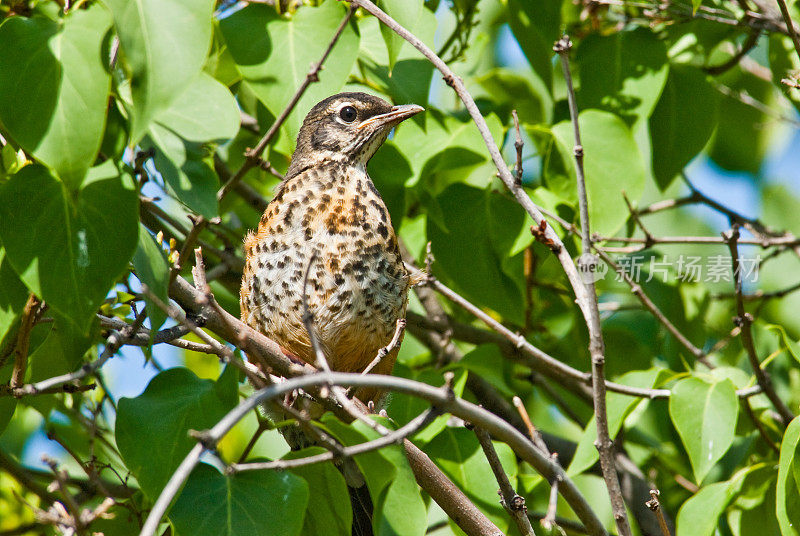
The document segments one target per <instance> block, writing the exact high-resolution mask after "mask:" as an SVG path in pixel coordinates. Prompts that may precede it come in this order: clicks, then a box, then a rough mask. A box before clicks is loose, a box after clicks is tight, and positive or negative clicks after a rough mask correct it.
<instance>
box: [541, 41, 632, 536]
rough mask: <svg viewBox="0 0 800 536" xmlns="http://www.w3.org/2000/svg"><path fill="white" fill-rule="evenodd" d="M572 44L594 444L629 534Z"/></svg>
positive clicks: (561, 51)
mask: <svg viewBox="0 0 800 536" xmlns="http://www.w3.org/2000/svg"><path fill="white" fill-rule="evenodd" d="M571 48H572V43H571V42H570V40H569V37H568V36H566V35H565V36H563V37H562V38H561V39H560V40H559V41H558V42H556V44H555V46H554V47H553V50H555V51H556V53H558V56H559V58H560V59H561V67H562V70H563V72H564V78H565V80H566V83H567V97H568V101H569V115H570V118H571V119H572V129H573V133H574V135H575V147H574V149H573V153H574V155H575V171H576V177H577V182H578V206H579V209H580V218H581V230H582V231H583V235H582V251H583V254H582V255H581V257H580V258H579V259H578V265H579V267H582V272H583V273H584V274H585V275H586V276H587V277H584V281H583V282H584V284H585V285H586V294H587V295H588V299H587V304H586V306H585V307H586V310H587V311H588V318H587V322H586V326H587V327H588V328H589V354H590V355H591V358H592V399H593V400H594V414H595V423H596V425H597V440H596V441H595V446H596V447H597V450H598V452H599V454H600V468H601V469H602V471H603V479H604V480H605V482H606V487H607V488H608V495H609V498H610V499H611V509H612V510H613V513H614V520H615V521H616V524H617V530H618V531H619V534H620V536H631V527H630V523H629V522H628V514H627V512H626V511H625V501H624V499H623V497H622V489H621V488H620V485H619V476H618V475H617V468H616V465H615V464H614V443H613V442H612V440H611V437H610V435H609V431H608V414H607V412H606V382H605V372H604V368H605V362H606V358H605V345H604V343H603V332H602V330H601V328H600V310H599V309H598V307H597V291H596V289H595V286H594V278H593V277H591V276H592V275H593V274H594V273H595V271H594V269H593V267H594V266H596V265H597V257H595V256H594V255H592V239H591V233H590V227H589V201H588V198H587V195H586V179H585V177H584V169H583V146H582V145H581V134H580V126H579V125H578V107H577V105H576V104H575V90H574V88H573V87H572V73H571V71H570V68H569V51H570V49H571Z"/></svg>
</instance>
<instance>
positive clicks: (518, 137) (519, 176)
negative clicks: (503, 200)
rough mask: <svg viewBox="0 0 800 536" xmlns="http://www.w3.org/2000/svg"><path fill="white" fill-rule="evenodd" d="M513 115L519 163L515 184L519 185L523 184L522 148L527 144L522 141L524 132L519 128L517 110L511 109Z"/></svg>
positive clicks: (515, 170) (516, 168)
mask: <svg viewBox="0 0 800 536" xmlns="http://www.w3.org/2000/svg"><path fill="white" fill-rule="evenodd" d="M511 117H512V119H513V120H514V133H515V138H514V149H515V150H516V151H517V163H516V167H515V168H514V184H515V185H516V186H517V187H520V186H522V148H523V146H524V145H525V144H524V143H523V141H522V134H521V133H520V130H519V118H518V117H517V110H511Z"/></svg>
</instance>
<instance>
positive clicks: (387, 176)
mask: <svg viewBox="0 0 800 536" xmlns="http://www.w3.org/2000/svg"><path fill="white" fill-rule="evenodd" d="M367 171H368V172H369V176H370V178H372V181H373V182H374V183H375V187H376V188H377V189H378V191H379V192H380V194H381V197H382V198H383V201H384V203H386V208H387V209H388V210H389V219H390V221H392V222H394V223H396V224H397V226H399V225H400V222H402V221H403V216H404V215H405V213H406V186H405V185H406V181H408V180H409V179H410V178H411V177H412V171H411V166H410V164H409V162H408V159H407V158H406V157H405V156H403V154H402V153H401V152H400V151H398V150H397V146H396V145H395V144H394V143H393V142H392V141H391V140H390V141H387V142H385V143H384V144H383V147H381V148H380V149H378V152H377V153H375V156H373V157H372V158H371V159H370V161H369V163H368V164H367ZM395 229H397V227H395Z"/></svg>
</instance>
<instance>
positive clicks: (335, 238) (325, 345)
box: [240, 92, 423, 405]
mask: <svg viewBox="0 0 800 536" xmlns="http://www.w3.org/2000/svg"><path fill="white" fill-rule="evenodd" d="M422 111H423V108H422V107H421V106H418V105H416V104H406V105H397V106H393V105H392V104H390V103H388V102H387V101H385V100H384V99H381V98H379V97H376V96H374V95H370V94H367V93H361V92H348V93H339V94H337V95H333V96H331V97H328V98H326V99H324V100H322V101H321V102H319V103H318V104H316V105H315V106H314V107H312V108H311V110H310V111H309V112H308V114H307V115H306V117H305V119H304V120H303V123H302V126H301V127H300V131H299V133H298V136H297V146H296V149H295V151H294V153H293V154H292V158H291V162H290V164H289V168H288V171H287V173H286V176H285V178H284V179H283V181H282V182H281V183H280V184H279V185H278V187H277V189H276V191H275V195H274V197H273V199H272V201H271V202H270V203H269V204H268V206H267V208H266V209H265V211H264V213H263V215H262V217H261V220H260V222H259V224H258V228H257V230H256V231H255V232H252V231H251V232H250V233H248V235H247V236H246V238H245V240H244V250H245V265H244V273H243V277H242V285H241V291H240V306H241V319H242V321H243V322H244V323H246V324H247V325H249V326H250V327H252V328H254V329H255V330H257V331H259V332H261V333H263V334H265V335H267V336H268V337H270V338H272V339H273V340H275V341H276V342H277V343H278V344H279V345H280V346H281V347H282V348H283V349H284V350H285V351H287V352H288V353H289V355H292V356H294V357H297V358H299V359H300V360H302V361H304V362H307V363H310V364H316V358H315V355H314V351H313V348H312V344H311V339H310V337H309V333H308V331H307V329H306V327H305V325H304V323H303V318H304V315H305V314H310V318H312V319H313V329H314V332H315V338H316V339H317V341H318V342H319V344H320V346H321V348H322V351H323V353H324V356H325V359H326V361H327V363H328V365H329V366H330V369H331V370H335V371H341V372H362V371H364V369H365V368H366V367H367V366H368V365H369V364H370V363H371V362H372V361H373V360H374V359H375V357H376V356H377V355H378V352H379V351H380V350H381V349H382V348H384V347H385V346H386V345H387V344H388V343H389V342H390V341H391V340H392V338H393V336H394V334H395V331H396V329H397V328H396V326H397V321H398V319H401V318H404V317H405V311H406V306H407V303H408V291H409V288H410V287H411V285H412V283H413V282H412V280H411V277H410V275H409V272H408V271H407V270H406V268H405V266H404V264H403V260H402V258H401V256H400V251H399V247H398V242H397V236H396V235H395V231H394V228H393V227H392V222H391V218H390V215H389V211H388V210H387V208H386V204H385V203H384V201H383V199H382V198H381V195H380V193H379V192H378V189H377V188H376V187H375V184H374V183H373V182H372V179H371V178H370V177H369V175H368V173H367V163H368V162H369V160H370V159H371V158H372V156H373V155H374V154H375V152H376V151H377V150H378V149H379V148H380V146H381V145H382V144H383V142H384V141H385V140H386V138H387V137H388V135H389V133H390V131H391V130H392V129H393V128H394V127H395V126H397V125H398V124H400V123H401V122H402V121H405V120H406V119H408V118H410V117H412V116H414V115H416V114H418V113H420V112H422ZM306 309H307V310H306ZM398 350H399V345H396V347H395V348H394V349H393V350H392V351H391V352H389V354H388V355H385V356H384V357H383V358H382V359H381V361H380V362H379V363H378V364H377V366H375V367H374V369H373V370H372V372H374V373H379V374H390V373H391V371H392V369H393V367H394V363H395V361H396V358H397V353H398ZM354 396H356V397H358V398H359V399H360V400H361V401H362V402H365V403H368V404H369V403H372V405H374V404H379V403H380V400H381V399H382V397H383V393H382V392H381V391H380V390H378V389H374V388H361V389H358V390H356V391H355V393H354Z"/></svg>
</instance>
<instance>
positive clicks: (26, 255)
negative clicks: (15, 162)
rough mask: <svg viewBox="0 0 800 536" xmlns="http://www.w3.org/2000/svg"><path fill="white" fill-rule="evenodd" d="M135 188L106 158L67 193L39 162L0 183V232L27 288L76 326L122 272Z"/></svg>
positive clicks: (130, 245)
mask: <svg viewBox="0 0 800 536" xmlns="http://www.w3.org/2000/svg"><path fill="white" fill-rule="evenodd" d="M137 221H138V206H137V196H136V189H135V188H134V186H133V184H132V182H131V181H130V179H129V178H127V177H120V175H119V172H118V171H117V168H116V167H114V165H113V162H112V161H110V160H109V161H107V162H106V163H105V164H103V165H101V166H98V167H96V168H92V169H91V170H90V171H89V174H88V175H87V177H86V180H85V181H84V183H83V186H82V187H81V189H80V191H79V192H77V193H72V192H70V191H69V189H68V188H67V186H66V185H65V184H64V183H63V182H61V181H59V180H58V179H56V178H55V177H54V176H53V175H52V174H51V173H50V172H49V171H48V170H47V169H46V168H45V167H43V166H39V165H31V166H25V167H24V168H22V169H21V170H20V171H19V172H18V173H16V174H15V175H14V176H13V177H12V178H11V180H9V181H8V182H7V183H6V184H5V185H3V187H2V188H0V237H2V241H3V245H4V246H5V248H6V254H7V255H8V260H9V261H11V265H12V266H13V267H14V269H15V270H16V272H17V273H18V274H19V276H20V278H21V279H22V281H23V282H24V283H25V284H26V285H27V287H28V288H29V289H30V290H31V291H32V292H34V293H35V294H36V295H37V296H40V297H41V298H42V299H44V300H45V301H46V302H47V303H49V304H50V306H51V307H53V308H55V309H57V310H58V311H59V312H61V313H62V314H63V315H65V316H66V317H67V318H69V319H70V320H71V321H72V322H75V323H76V325H78V326H80V327H81V329H82V330H85V329H86V328H87V327H88V321H89V320H90V319H91V318H92V316H93V315H94V312H95V310H96V309H97V307H98V306H99V305H100V303H101V302H102V301H103V299H104V298H105V296H106V293H107V292H108V289H109V288H110V287H111V285H112V284H113V283H114V281H115V280H116V279H117V278H118V277H119V276H120V275H121V274H122V273H123V272H124V271H125V269H126V268H127V266H128V261H129V260H130V258H131V255H133V251H134V249H135V248H136V242H137V239H138V235H139V228H138V226H137V223H136V222H137Z"/></svg>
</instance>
